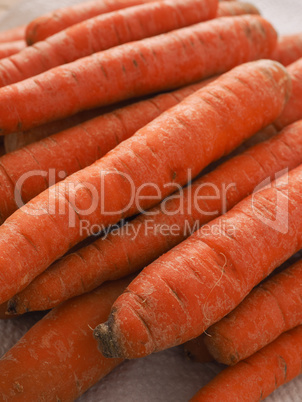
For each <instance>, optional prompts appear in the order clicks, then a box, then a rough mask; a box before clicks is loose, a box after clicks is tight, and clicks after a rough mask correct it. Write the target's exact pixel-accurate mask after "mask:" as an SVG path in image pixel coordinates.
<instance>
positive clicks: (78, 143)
mask: <svg viewBox="0 0 302 402" xmlns="http://www.w3.org/2000/svg"><path fill="white" fill-rule="evenodd" d="M210 81H211V79H210V80H207V81H203V82H200V83H197V84H193V85H191V86H189V87H185V88H182V89H179V90H176V91H174V92H171V93H166V94H162V95H158V96H156V97H154V98H152V99H150V100H144V101H141V102H138V103H135V104H133V105H129V106H125V107H124V108H121V109H118V110H115V111H113V112H110V113H107V114H104V115H103V116H99V117H96V118H94V119H92V120H88V121H87V122H83V123H82V124H80V125H78V126H75V127H72V128H70V129H67V130H65V131H62V132H60V133H58V134H56V135H52V136H51V137H49V138H46V139H44V140H42V141H39V142H37V143H34V144H32V145H30V146H27V147H26V148H24V149H20V150H19V151H17V152H14V153H12V154H9V155H5V157H3V158H1V159H0V169H1V167H2V169H1V170H0V171H1V175H0V183H1V186H0V192H1V193H0V194H1V196H0V218H1V219H0V221H1V222H2V223H3V222H4V221H5V219H7V218H8V217H9V216H10V215H11V214H12V213H13V212H14V211H16V210H17V209H18V207H20V204H19V203H18V200H17V199H16V197H15V194H14V192H15V188H16V187H20V184H19V186H18V185H17V183H20V181H21V182H22V181H24V183H23V185H22V187H21V188H20V193H21V197H22V200H23V202H25V203H26V202H28V201H29V200H31V199H32V198H34V197H35V196H36V195H38V194H40V193H41V192H42V191H44V190H46V188H47V187H49V186H50V185H53V184H54V183H57V182H58V181H60V180H62V179H63V178H65V177H67V176H69V175H71V174H72V173H74V172H77V171H78V170H80V169H83V168H85V167H87V166H89V165H91V164H92V163H93V162H95V161H96V160H98V159H99V158H101V157H102V156H104V155H105V154H106V153H107V152H109V151H110V150H111V149H113V148H114V147H115V146H116V145H118V144H119V143H120V142H122V141H124V140H126V139H127V138H129V137H131V136H132V135H133V134H134V133H135V132H136V131H137V130H139V129H140V128H142V127H143V126H145V125H146V124H147V123H149V122H150V121H152V120H154V119H155V118H156V117H158V116H159V115H160V114H161V113H162V112H164V111H165V110H167V109H169V108H170V107H172V106H175V105H176V104H177V103H179V102H180V101H181V100H183V99H184V98H185V97H186V96H189V95H191V94H192V93H194V91H196V90H198V89H200V88H202V87H203V86H205V85H206V84H207V83H208V82H210ZM98 111H99V112H101V109H98V110H92V111H86V112H82V113H80V114H78V115H76V116H73V118H68V119H65V120H63V121H62V122H53V123H51V124H50V123H48V124H47V125H46V126H45V131H46V134H48V132H49V130H50V129H51V130H52V129H56V128H57V127H59V126H60V125H61V124H63V125H65V124H67V125H71V124H73V119H74V122H76V121H78V122H80V121H81V119H82V120H83V117H87V115H88V114H93V113H98ZM41 130H42V134H43V127H42V129H41V127H38V128H36V129H33V130H31V131H30V132H27V133H28V134H29V138H30V134H31V133H32V134H33V135H35V134H36V132H37V131H38V133H39V134H41ZM11 135H13V136H14V134H10V135H8V136H6V138H7V137H8V138H10V136H11ZM17 139H18V137H17ZM83 144H85V147H83ZM37 170H41V173H40V174H36V173H34V174H33V175H31V174H30V172H36V171H37ZM28 173H29V175H28ZM28 176H29V177H28ZM22 178H26V180H25V179H24V180H22ZM1 189H2V191H1Z"/></svg>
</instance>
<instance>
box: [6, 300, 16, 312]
mask: <svg viewBox="0 0 302 402" xmlns="http://www.w3.org/2000/svg"><path fill="white" fill-rule="evenodd" d="M6 314H7V315H16V314H18V309H17V302H16V300H15V299H11V300H9V301H8V303H7V309H6Z"/></svg>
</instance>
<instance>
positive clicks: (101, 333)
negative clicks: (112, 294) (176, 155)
mask: <svg viewBox="0 0 302 402" xmlns="http://www.w3.org/2000/svg"><path fill="white" fill-rule="evenodd" d="M263 163H265V160H264V161H263ZM287 179H288V181H287ZM301 186H302V165H300V166H299V167H298V168H296V169H295V170H293V171H291V172H290V173H289V174H288V176H287V175H285V176H284V177H283V178H282V179H280V180H279V182H277V183H275V184H274V186H273V187H271V188H266V189H264V190H263V191H260V192H258V193H256V194H253V195H251V196H250V197H248V198H246V199H245V200H243V201H241V202H240V203H239V204H237V205H236V206H235V207H234V208H233V209H232V210H231V211H229V212H227V213H226V214H225V215H224V216H222V217H221V218H217V219H215V220H213V221H212V222H211V223H209V224H208V225H207V226H204V227H203V228H201V229H200V230H199V231H197V232H196V233H195V234H193V235H192V236H191V237H190V238H189V239H187V240H185V241H184V242H183V243H181V244H180V245H178V246H177V247H175V248H174V249H172V250H171V251H169V252H168V253H166V254H165V255H164V256H162V257H161V258H159V259H158V260H156V261H155V262H154V263H152V264H151V265H149V266H148V267H146V268H145V269H144V270H143V271H142V273H141V274H139V275H138V277H137V278H136V279H135V280H134V281H133V282H132V283H131V284H130V286H129V287H128V288H127V291H126V292H125V293H124V294H123V295H122V296H120V297H119V298H118V299H117V301H116V302H115V303H114V305H113V308H112V313H111V315H110V317H109V320H108V322H107V323H106V324H101V325H99V326H98V327H96V329H95V332H94V333H95V337H96V338H97V339H98V340H99V344H100V348H101V350H102V351H103V353H104V355H105V356H107V357H109V356H110V357H117V356H118V357H121V356H122V357H127V358H136V357H142V356H145V355H147V354H150V353H152V352H155V351H159V350H163V349H166V348H168V347H171V346H173V345H178V344H181V343H184V342H186V341H188V340H190V339H193V338H196V337H197V336H198V335H200V334H202V333H203V332H204V331H205V330H206V329H207V328H208V327H209V326H211V325H212V324H214V323H215V322H217V321H219V320H220V319H221V318H222V317H224V316H225V315H226V314H228V313H229V312H230V311H231V310H233V309H234V308H235V307H236V306H237V305H238V304H239V303H240V302H241V301H242V300H243V299H244V298H245V297H246V296H247V295H248V293H249V292H250V291H251V290H252V288H253V287H254V286H255V285H257V284H258V283H259V282H260V281H261V280H262V279H263V278H265V277H267V276H268V274H270V273H271V272H272V271H273V269H274V268H276V267H277V266H279V265H280V264H281V263H282V262H284V261H285V260H286V259H287V258H289V257H290V256H291V255H292V254H294V253H295V252H297V251H298V250H300V249H301V247H302V236H301V233H302V210H301V208H300V207H299V206H300V205H301V202H302V191H301V188H302V187H301Z"/></svg>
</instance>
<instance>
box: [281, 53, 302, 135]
mask: <svg viewBox="0 0 302 402" xmlns="http://www.w3.org/2000/svg"><path fill="white" fill-rule="evenodd" d="M287 70H288V72H289V74H290V76H291V79H292V94H291V97H290V99H289V101H288V104H287V105H286V106H285V109H284V111H283V112H282V114H281V116H280V117H279V118H278V119H277V120H276V121H275V123H274V125H275V127H276V128H277V130H281V129H282V128H284V127H286V126H287V125H289V124H291V123H292V122H294V121H297V120H300V119H302V58H301V59H299V60H298V61H296V62H295V63H293V64H291V65H290V66H288V67H287Z"/></svg>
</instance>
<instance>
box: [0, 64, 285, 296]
mask: <svg viewBox="0 0 302 402" xmlns="http://www.w3.org/2000/svg"><path fill="white" fill-rule="evenodd" d="M228 88H232V91H229V90H228ZM290 90H291V80H290V77H289V75H288V73H287V71H286V69H285V68H284V67H283V66H282V65H281V64H279V63H277V62H274V61H271V60H261V61H258V62H252V63H247V64H245V65H242V66H239V67H237V68H235V69H233V70H232V71H230V72H229V73H227V74H225V75H223V76H222V77H220V78H218V79H217V80H215V81H214V82H213V83H212V84H209V85H207V86H206V87H204V88H202V89H200V90H199V91H197V92H195V93H194V94H193V95H191V96H189V97H188V98H186V99H185V100H184V101H182V102H181V103H180V104H178V105H176V106H174V107H173V108H171V109H169V110H168V111H167V112H165V113H163V114H162V115H160V116H159V117H158V118H157V119H155V120H154V121H153V122H151V123H149V125H147V126H145V127H143V128H142V129H141V130H139V131H137V132H136V134H135V135H134V136H132V137H131V138H129V139H127V140H126V141H123V142H122V143H121V144H119V145H118V146H117V147H116V148H115V149H113V150H112V151H110V152H109V153H108V154H107V155H105V157H103V158H102V159H100V160H99V161H97V162H96V163H94V164H93V165H91V166H89V167H87V168H85V169H83V170H81V171H79V172H77V173H75V174H73V175H71V176H69V177H68V178H67V179H65V180H63V181H62V182H61V183H59V184H57V185H55V186H52V187H51V188H49V189H48V190H46V191H44V192H43V193H41V194H40V195H38V196H37V197H36V198H34V199H33V200H31V201H30V202H29V203H28V204H26V205H25V206H24V207H22V208H21V209H19V210H18V211H16V212H15V213H14V214H13V215H12V216H10V217H9V218H8V219H7V220H6V221H5V223H4V224H3V225H2V226H1V227H0V254H1V256H2V259H1V264H0V272H1V283H0V284H1V286H0V289H1V291H0V303H2V302H5V301H7V300H8V299H10V298H11V297H13V296H14V295H15V294H16V293H18V292H20V291H21V290H22V289H23V288H25V287H26V286H27V285H28V284H29V283H30V282H31V281H32V280H33V279H34V278H35V277H36V276H38V275H39V274H40V273H41V272H43V271H44V270H45V269H46V268H47V267H49V266H50V264H51V263H53V262H54V261H55V260H56V259H58V258H59V257H61V256H62V255H64V254H65V253H66V252H67V251H68V250H69V249H70V248H72V247H73V246H74V245H75V244H77V243H79V242H80V241H81V240H84V239H85V238H86V237H88V233H87V232H85V231H83V230H81V227H82V226H81V225H82V222H83V221H85V224H88V225H92V224H98V225H100V224H102V225H104V226H105V227H106V226H108V225H110V224H113V223H116V222H118V221H120V220H121V219H122V218H125V217H128V216H132V215H134V214H135V213H137V212H138V211H139V209H143V210H144V209H148V208H151V207H152V206H154V205H156V204H157V203H158V202H159V201H160V200H161V199H164V198H165V197H166V196H168V195H169V194H171V193H172V192H174V191H175V183H176V184H178V185H181V186H182V185H184V184H186V183H187V182H188V172H190V174H191V176H192V177H193V178H194V177H195V176H197V174H199V173H200V172H201V171H202V169H203V168H204V167H205V166H207V165H208V164H209V163H211V162H212V161H214V160H217V159H219V158H220V157H221V156H223V155H226V154H228V153H230V152H231V151H232V150H233V149H235V148H236V147H237V146H238V145H239V144H240V143H242V142H243V141H244V140H246V139H247V138H249V137H251V136H252V135H253V134H254V133H255V132H257V131H258V130H260V129H261V128H263V127H265V126H267V125H268V124H270V123H271V122H272V121H274V120H275V119H276V117H277V116H278V115H279V114H280V113H281V111H282V110H283V108H284V105H285V103H286V101H287V99H288V97H289V94H290ZM233 91H235V93H236V95H235V93H234V92H233ZM238 102H240V115H238V116H237V115H236V116H235V114H234V113H232V112H231V111H234V110H237V108H238ZM226 116H227V119H226ZM247 120H248V122H249V124H248V125H247V124H246V122H247ZM200 121H204V122H205V124H203V125H201V124H200ZM186 122H189V123H186ZM201 138H202V140H201ZM209 144H210V146H209ZM192 154H194V155H195V156H196V157H195V158H194V160H192ZM125 178H128V179H127V180H125ZM146 183H152V186H151V187H150V186H147V187H144V186H145V184H146ZM169 183H172V185H169ZM154 185H156V188H157V194H159V196H156V197H154ZM141 186H143V187H141ZM138 189H140V193H139V195H140V200H139V203H138V202H137V200H136V199H135V198H136V195H137V194H138ZM141 189H143V190H141ZM104 194H105V195H104ZM150 195H153V198H150ZM58 228H59V230H58ZM50 239H51V240H50ZM16 261H18V264H17V263H16Z"/></svg>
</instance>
